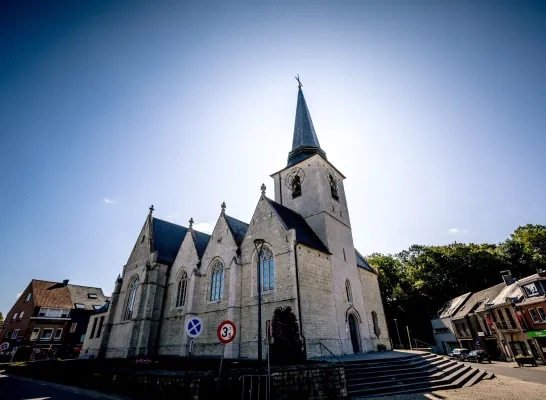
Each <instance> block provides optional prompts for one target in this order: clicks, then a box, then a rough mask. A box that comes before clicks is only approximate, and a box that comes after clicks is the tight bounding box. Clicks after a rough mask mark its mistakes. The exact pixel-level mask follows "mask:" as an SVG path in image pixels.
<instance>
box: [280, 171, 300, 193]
mask: <svg viewBox="0 0 546 400" xmlns="http://www.w3.org/2000/svg"><path fill="white" fill-rule="evenodd" d="M304 179H305V172H304V171H303V169H301V168H294V169H293V170H292V171H290V173H289V174H288V175H286V179H285V180H284V182H285V184H286V187H287V188H288V189H290V190H294V189H296V187H297V186H301V184H302V182H303V180H304Z"/></svg>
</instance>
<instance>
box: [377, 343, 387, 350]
mask: <svg viewBox="0 0 546 400" xmlns="http://www.w3.org/2000/svg"><path fill="white" fill-rule="evenodd" d="M377 351H387V346H385V345H384V344H383V343H379V344H378V345H377Z"/></svg>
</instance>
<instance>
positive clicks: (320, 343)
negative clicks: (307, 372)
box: [318, 342, 345, 366]
mask: <svg viewBox="0 0 546 400" xmlns="http://www.w3.org/2000/svg"><path fill="white" fill-rule="evenodd" d="M318 344H319V345H320V346H321V350H320V352H321V354H322V347H324V348H325V349H326V350H328V352H329V353H330V354H331V355H332V356H334V357H335V359H336V360H338V361H339V362H340V363H341V365H343V366H345V363H344V362H343V361H341V360H340V359H339V357H338V356H336V355H335V354H334V353H332V351H331V350H330V349H329V348H328V347H326V346H325V345H324V344H322V342H318Z"/></svg>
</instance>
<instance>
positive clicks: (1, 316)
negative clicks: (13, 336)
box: [0, 312, 4, 325]
mask: <svg viewBox="0 0 546 400" xmlns="http://www.w3.org/2000/svg"><path fill="white" fill-rule="evenodd" d="M3 323H4V316H3V315H2V313H1V312H0V325H2V324H3Z"/></svg>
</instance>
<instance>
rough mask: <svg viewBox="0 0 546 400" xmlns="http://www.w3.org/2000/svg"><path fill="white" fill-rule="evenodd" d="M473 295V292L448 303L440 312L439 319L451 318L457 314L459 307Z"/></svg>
mask: <svg viewBox="0 0 546 400" xmlns="http://www.w3.org/2000/svg"><path fill="white" fill-rule="evenodd" d="M471 295H472V292H468V293H465V294H463V295H461V296H459V297H455V298H454V299H451V300H449V301H447V302H446V303H445V304H444V305H443V306H442V308H441V309H440V311H438V317H437V318H446V317H451V316H452V315H453V314H454V313H456V312H457V310H458V309H459V307H460V306H461V305H462V304H463V303H464V302H465V301H466V300H467V299H468V298H469V297H470V296H471Z"/></svg>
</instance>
